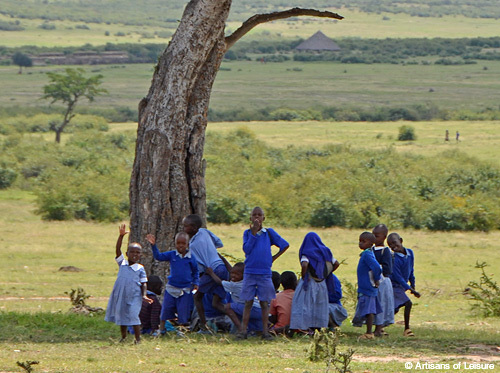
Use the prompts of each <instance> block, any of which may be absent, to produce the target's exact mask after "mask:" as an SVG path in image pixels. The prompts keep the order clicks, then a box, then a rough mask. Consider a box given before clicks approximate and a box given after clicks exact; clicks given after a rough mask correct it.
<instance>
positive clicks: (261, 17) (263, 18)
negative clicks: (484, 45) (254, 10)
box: [226, 8, 344, 51]
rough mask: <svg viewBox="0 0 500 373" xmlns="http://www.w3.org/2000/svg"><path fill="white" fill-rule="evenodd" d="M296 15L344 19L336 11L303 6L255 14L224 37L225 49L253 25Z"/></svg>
mask: <svg viewBox="0 0 500 373" xmlns="http://www.w3.org/2000/svg"><path fill="white" fill-rule="evenodd" d="M298 16H311V17H323V18H334V19H344V17H342V16H341V15H338V14H337V13H333V12H328V11H320V10H317V9H303V8H292V9H288V10H284V11H282V12H273V13H267V14H256V15H254V16H253V17H250V18H249V19H247V20H246V21H245V22H243V24H242V25H241V27H240V28H238V29H237V30H236V31H235V32H233V33H232V34H231V35H229V36H227V37H226V51H227V50H228V49H229V48H231V47H232V46H233V45H234V43H236V42H237V41H238V40H240V39H241V38H242V37H243V36H244V35H245V34H246V33H247V32H249V31H250V30H251V29H253V28H254V27H255V26H257V25H260V24H261V23H265V22H272V21H276V20H278V19H284V18H290V17H298Z"/></svg>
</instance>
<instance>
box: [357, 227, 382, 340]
mask: <svg viewBox="0 0 500 373" xmlns="http://www.w3.org/2000/svg"><path fill="white" fill-rule="evenodd" d="M374 243H375V236H374V235H373V233H371V232H363V233H361V235H360V236H359V248H360V249H361V250H363V252H362V253H361V255H360V258H359V263H358V269H357V275H358V304H357V305H356V313H355V314H354V318H353V319H352V324H353V325H354V326H362V325H363V322H364V321H366V333H365V334H363V335H361V336H360V337H359V339H374V338H375V336H374V335H373V332H372V327H373V320H374V318H375V315H376V314H377V313H380V312H382V308H381V307H380V303H379V301H378V299H377V293H378V289H377V287H378V285H379V280H380V275H381V274H382V270H381V269H380V265H379V264H378V262H377V260H376V259H375V255H373V252H372V250H371V247H372V246H373V244H374Z"/></svg>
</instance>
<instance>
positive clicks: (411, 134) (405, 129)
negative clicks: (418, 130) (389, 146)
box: [398, 125, 417, 141]
mask: <svg viewBox="0 0 500 373" xmlns="http://www.w3.org/2000/svg"><path fill="white" fill-rule="evenodd" d="M416 139H417V136H416V135H415V128H413V127H412V126H406V125H405V126H401V127H399V134H398V140H399V141H414V140H416Z"/></svg>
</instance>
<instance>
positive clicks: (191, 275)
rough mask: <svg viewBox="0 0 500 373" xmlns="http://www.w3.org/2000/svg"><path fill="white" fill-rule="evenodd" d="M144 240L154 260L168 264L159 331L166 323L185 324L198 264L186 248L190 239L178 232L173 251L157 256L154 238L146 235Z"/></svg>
mask: <svg viewBox="0 0 500 373" xmlns="http://www.w3.org/2000/svg"><path fill="white" fill-rule="evenodd" d="M146 239H147V240H148V242H149V243H150V244H151V246H152V250H153V257H154V258H155V259H156V260H159V261H169V262H170V276H168V283H167V285H166V286H165V294H164V297H163V305H162V308H161V316H160V318H161V325H160V329H161V330H162V331H163V329H164V328H165V321H166V320H169V321H170V320H172V321H173V320H174V319H175V318H176V316H177V323H178V324H180V325H188V324H189V318H190V315H191V311H192V309H193V295H192V294H191V291H192V290H193V289H195V290H196V289H198V284H199V277H198V264H197V262H196V258H195V256H194V255H192V253H191V251H190V250H189V247H188V242H189V236H188V235H187V234H186V233H184V232H180V233H177V235H176V236H175V248H176V249H175V250H171V251H166V252H162V253H160V251H159V250H158V247H157V246H156V239H155V237H154V236H153V235H152V234H148V235H147V236H146Z"/></svg>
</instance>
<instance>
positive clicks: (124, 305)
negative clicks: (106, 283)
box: [104, 224, 152, 344]
mask: <svg viewBox="0 0 500 373" xmlns="http://www.w3.org/2000/svg"><path fill="white" fill-rule="evenodd" d="M127 233H128V232H127V231H126V227H125V224H122V225H120V235H119V236H118V240H117V241H116V257H115V260H116V262H117V263H118V266H119V270H118V277H117V279H116V282H115V285H114V286H113V291H112V292H111V295H110V297H109V301H108V307H107V309H106V317H105V318H104V320H106V321H109V322H114V323H115V324H116V325H120V332H121V336H122V338H121V340H120V342H123V341H124V340H125V338H126V337H127V326H129V325H132V326H133V328H134V335H135V343H136V344H137V343H139V342H140V341H141V320H140V318H139V313H140V312H141V307H142V300H143V299H144V300H146V301H147V302H148V303H152V301H151V299H149V298H148V297H147V295H146V292H147V282H148V278H147V276H146V271H145V270H144V267H143V266H142V265H141V264H139V263H138V262H139V260H140V259H141V249H142V248H141V245H139V244H138V243H131V244H129V245H128V248H127V253H126V254H127V258H128V260H127V259H125V258H124V257H123V254H122V250H121V247H122V241H123V237H124V236H125V235H126V234H127Z"/></svg>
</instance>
